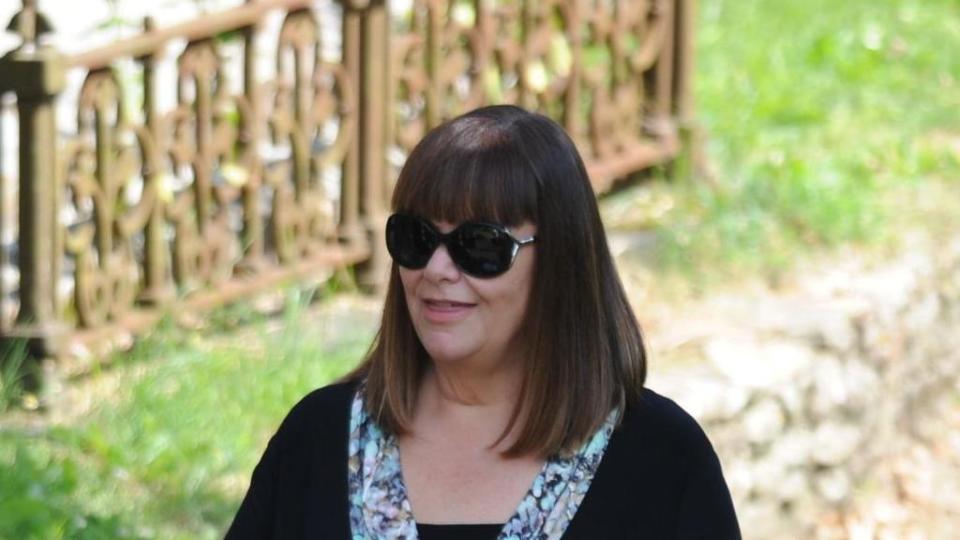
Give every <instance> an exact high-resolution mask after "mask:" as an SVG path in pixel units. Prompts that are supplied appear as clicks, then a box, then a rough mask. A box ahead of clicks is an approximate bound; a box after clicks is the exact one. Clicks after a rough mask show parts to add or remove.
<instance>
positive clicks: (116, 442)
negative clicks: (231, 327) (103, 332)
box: [0, 309, 370, 539]
mask: <svg viewBox="0 0 960 540" xmlns="http://www.w3.org/2000/svg"><path fill="white" fill-rule="evenodd" d="M299 313H300V312H299V310H297V309H291V310H289V311H288V312H287V314H286V315H285V317H283V325H282V330H280V331H278V332H272V333H268V332H267V331H266V328H267V325H268V323H267V322H266V321H261V323H255V324H254V325H253V326H252V327H251V326H248V327H247V328H246V329H244V330H243V331H242V332H241V333H239V334H236V335H233V336H230V335H228V336H225V337H224V336H219V337H218V336H214V335H210V334H207V333H204V334H200V333H191V332H185V331H182V330H176V329H172V328H166V329H161V330H159V331H158V332H157V333H156V334H154V335H153V336H151V337H149V338H147V339H145V340H143V341H142V342H140V343H139V344H138V345H137V346H136V348H135V349H134V350H133V351H132V352H130V353H127V354H125V355H123V356H122V357H121V358H118V359H116V360H115V361H114V363H113V364H112V365H111V368H110V369H109V370H104V371H103V372H100V373H94V374H92V375H90V376H89V377H88V380H86V381H76V382H73V383H71V384H77V385H87V386H88V387H89V390H88V391H89V392H90V393H93V394H94V396H95V399H96V400H98V405H97V407H96V408H95V409H94V410H93V411H91V412H89V413H87V414H83V415H81V416H80V417H79V418H77V419H74V420H70V421H67V422H65V423H63V425H60V426H50V425H39V426H32V427H31V426H30V425H29V423H28V424H27V425H20V426H18V427H11V426H7V427H3V428H0V469H2V470H3V471H4V474H3V475H0V538H11V539H13V538H16V539H30V538H37V539H41V538H42V539H48V538H184V539H186V538H217V537H221V536H222V534H223V532H224V531H225V527H226V526H227V524H229V521H230V519H231V518H232V516H233V514H234V512H236V508H237V506H238V505H239V502H240V499H241V497H242V495H243V493H244V490H245V488H246V485H247V482H248V479H249V475H250V472H251V471H252V469H253V466H254V465H255V463H256V460H257V459H258V458H259V454H260V452H262V450H263V448H264V446H265V444H266V441H267V438H269V436H270V434H271V433H272V432H273V430H274V429H276V427H277V425H279V422H280V420H281V419H282V418H283V415H284V414H285V413H286V412H287V411H288V410H289V409H290V407H291V406H292V405H293V404H294V403H295V402H296V401H297V400H298V399H299V398H301V397H302V396H303V395H305V394H306V393H307V392H309V391H310V390H311V389H313V388H316V387H319V386H321V385H323V384H325V383H327V382H329V381H331V380H333V379H335V378H337V377H338V376H340V375H342V374H343V373H345V372H346V371H347V370H348V369H349V368H350V367H352V366H353V365H354V364H355V363H356V361H357V360H358V359H359V358H360V357H361V356H362V354H363V352H364V350H365V347H366V346H367V344H368V341H369V339H370V335H369V332H368V331H366V330H360V329H358V330H354V331H353V332H354V334H353V335H347V336H342V335H341V336H340V337H338V339H337V342H336V344H335V345H334V346H333V348H332V349H331V348H330V346H329V345H324V344H323V343H321V340H320V339H318V338H317V337H312V336H316V335H317V332H316V331H315V330H316V329H314V328H309V327H305V326H304V323H300V322H298V321H299V320H300V318H299ZM258 329H259V330H261V331H258ZM98 388H99V389H98ZM11 424H12V425H16V424H15V423H11Z"/></svg>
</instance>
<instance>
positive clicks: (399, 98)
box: [393, 0, 670, 160]
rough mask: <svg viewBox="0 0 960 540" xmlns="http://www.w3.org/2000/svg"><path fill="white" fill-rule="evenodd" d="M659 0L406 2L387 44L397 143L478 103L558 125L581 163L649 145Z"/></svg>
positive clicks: (664, 4)
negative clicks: (523, 111)
mask: <svg viewBox="0 0 960 540" xmlns="http://www.w3.org/2000/svg"><path fill="white" fill-rule="evenodd" d="M669 6H670V2H668V1H667V0H593V1H587V0H578V1H566V0H538V1H534V0H522V1H519V0H518V1H517V2H493V1H483V0H475V1H474V2H445V1H441V0H415V1H414V3H413V7H412V9H411V11H410V14H409V16H408V18H407V20H406V21H405V26H404V27H405V30H406V33H404V34H401V35H399V36H397V37H396V38H395V41H396V42H397V45H396V46H395V48H394V50H395V57H394V59H393V61H394V65H395V66H396V67H395V69H394V73H395V81H396V82H395V86H396V88H397V89H398V90H397V93H396V95H395V96H394V99H395V102H394V104H393V107H394V122H395V124H396V128H395V130H394V132H395V133H396V144H397V145H398V146H399V147H400V148H401V149H402V150H406V151H409V150H410V149H411V148H412V146H413V145H414V144H415V143H416V141H418V140H419V139H420V138H421V137H422V136H423V135H424V134H425V133H426V131H427V130H428V129H429V128H430V127H432V126H434V125H436V124H437V123H439V122H441V121H442V120H443V119H446V118H450V117H452V116H455V115H457V114H459V113H460V112H463V111H464V110H467V109H470V108H473V107H475V106H477V105H479V104H482V103H514V104H518V105H521V106H524V107H527V108H534V109H537V110H540V111H541V112H543V113H545V114H547V115H548V116H551V117H553V118H554V119H555V120H557V121H559V122H560V123H561V124H563V125H564V127H565V128H566V129H567V131H568V132H569V133H570V134H571V136H572V137H573V138H574V140H575V141H576V142H577V143H578V145H579V146H580V147H581V151H582V152H583V153H584V155H585V157H586V158H587V159H588V160H603V159H607V158H611V157H616V156H617V155H618V154H621V153H624V152H627V151H629V150H630V149H631V147H635V146H637V145H641V144H644V143H647V142H650V140H651V137H650V136H649V135H650V134H649V133H648V131H649V130H647V129H646V125H645V123H646V121H647V120H648V119H649V115H650V112H651V107H650V104H649V103H650V101H651V100H652V98H653V96H652V92H653V89H651V88H648V87H647V84H646V80H645V79H646V78H647V77H648V75H649V73H650V72H651V70H652V69H653V67H654V65H655V63H656V62H657V61H658V60H659V59H660V54H661V51H662V50H664V46H665V44H666V43H667V38H668V32H667V30H668V28H669V23H670V18H669V17H667V16H666V14H668V13H669V9H670V7H669Z"/></svg>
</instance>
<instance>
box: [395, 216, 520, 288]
mask: <svg viewBox="0 0 960 540" xmlns="http://www.w3.org/2000/svg"><path fill="white" fill-rule="evenodd" d="M395 218H398V219H412V220H414V221H416V222H418V223H420V224H421V225H422V226H424V227H426V228H427V230H428V231H430V233H431V234H433V235H434V237H435V238H436V245H435V246H434V247H433V251H431V252H430V254H429V255H428V256H427V262H426V263H424V265H423V266H421V267H419V268H417V267H412V266H406V265H403V264H400V262H399V261H397V259H396V257H394V256H393V253H392V252H391V253H390V256H391V258H393V260H394V261H395V262H396V263H397V264H398V265H399V266H402V267H404V268H410V269H411V270H422V269H423V268H426V266H427V264H429V263H430V259H431V258H433V254H434V253H436V251H437V248H438V247H440V246H441V245H442V246H443V247H445V248H447V253H448V254H449V255H450V260H451V261H453V264H455V265H456V266H457V268H458V269H459V270H460V271H461V272H463V273H464V274H467V275H468V276H473V277H475V278H479V279H491V278H495V277H497V276H501V275H503V274H505V273H507V272H508V271H509V270H510V268H512V267H513V262H514V261H515V260H516V258H517V253H519V252H520V248H522V247H523V246H526V245H529V244H532V243H534V242H535V241H536V240H537V237H536V235H534V236H530V237H529V238H524V239H522V240H521V239H519V238H517V237H516V236H514V235H513V233H511V232H510V229H508V228H506V227H504V226H503V225H500V224H498V223H490V222H488V221H464V222H463V223H461V224H459V225H457V226H456V227H455V228H454V229H453V230H452V231H450V232H448V233H442V232H440V231H438V230H437V228H436V227H435V226H434V225H433V223H431V222H430V221H429V220H426V219H423V218H420V217H417V216H414V215H412V214H405V213H402V212H396V213H394V214H391V215H390V217H389V218H387V226H386V230H387V236H388V238H389V230H390V224H391V222H393V221H394V219H395ZM464 226H481V227H490V228H491V229H494V230H495V231H497V232H498V233H500V234H503V235H505V236H506V237H507V238H509V239H510V241H511V242H512V243H513V245H512V247H511V250H510V262H508V263H507V265H506V268H504V269H503V270H502V271H500V272H497V273H496V274H490V275H477V274H474V273H472V272H468V271H467V270H466V269H464V268H463V266H462V265H461V264H460V263H459V262H458V261H457V260H456V258H455V257H454V255H453V253H455V252H456V250H454V251H453V252H451V250H450V243H452V242H454V241H455V240H454V239H455V237H456V235H457V233H458V232H459V231H460V229H461V228H462V227H464ZM387 247H388V251H390V250H389V242H388V246H387Z"/></svg>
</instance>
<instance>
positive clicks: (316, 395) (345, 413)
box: [278, 381, 358, 434]
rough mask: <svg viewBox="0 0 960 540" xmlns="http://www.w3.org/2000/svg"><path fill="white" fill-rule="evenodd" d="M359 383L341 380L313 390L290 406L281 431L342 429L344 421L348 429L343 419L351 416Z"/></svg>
mask: <svg viewBox="0 0 960 540" xmlns="http://www.w3.org/2000/svg"><path fill="white" fill-rule="evenodd" d="M357 385H358V382H357V381H341V382H337V383H333V384H329V385H326V386H323V387H320V388H317V389H316V390H313V391H312V392H310V393H309V394H307V395H305V396H304V397H303V398H301V399H300V401H298V402H297V403H296V404H295V405H294V406H293V407H292V408H291V409H290V412H289V413H287V416H286V418H284V420H283V422H282V423H281V425H280V428H279V429H278V434H284V433H290V434H293V433H302V431H303V430H304V429H307V430H308V431H310V432H316V431H317V429H318V428H321V429H322V428H324V427H329V428H332V429H335V430H336V431H339V429H338V428H340V427H341V424H343V428H344V429H346V427H345V426H346V424H344V422H345V421H347V420H348V419H349V415H350V404H351V402H352V401H353V396H354V393H355V392H356V389H357Z"/></svg>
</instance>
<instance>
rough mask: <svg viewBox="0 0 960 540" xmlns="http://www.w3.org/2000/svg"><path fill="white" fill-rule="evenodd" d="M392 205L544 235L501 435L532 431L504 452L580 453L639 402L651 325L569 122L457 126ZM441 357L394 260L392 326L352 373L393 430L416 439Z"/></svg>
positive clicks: (508, 114) (413, 166)
mask: <svg viewBox="0 0 960 540" xmlns="http://www.w3.org/2000/svg"><path fill="white" fill-rule="evenodd" d="M391 206H392V208H393V210H394V211H397V212H405V213H411V214H416V215H420V216H423V217H426V218H429V219H434V220H439V221H447V222H451V223H459V222H461V221H464V220H467V219H479V220H485V221H492V222H497V223H502V224H504V225H506V226H508V227H509V226H513V225H518V224H520V223H521V222H524V221H530V222H532V223H534V224H535V225H536V226H537V243H536V244H535V247H536V250H537V257H536V263H535V269H534V281H533V288H532V289H531V292H530V295H531V296H530V299H529V301H528V308H527V313H526V314H525V316H524V322H523V330H522V332H523V335H526V336H528V339H527V343H526V345H527V347H528V350H527V351H526V353H527V355H526V366H525V376H524V380H523V382H522V390H521V399H520V402H519V403H517V405H516V407H515V409H514V411H513V415H512V417H511V420H510V422H509V424H508V426H507V427H506V428H505V430H504V432H503V434H502V436H501V440H502V439H503V438H504V437H506V435H507V434H508V433H510V431H511V430H512V429H513V428H514V426H515V425H517V423H519V426H518V427H519V430H518V436H517V438H516V439H515V440H514V441H513V443H512V445H511V446H510V448H508V449H507V450H506V451H505V453H504V454H505V455H507V456H519V455H524V454H529V453H535V454H538V455H541V456H549V455H552V454H555V453H558V452H567V451H572V450H574V449H575V448H576V447H577V446H578V445H579V444H581V443H582V442H583V441H585V440H586V438H587V437H589V436H590V435H591V434H593V433H594V432H595V431H596V430H597V429H598V428H599V427H600V425H601V424H602V423H603V421H604V420H605V418H606V416H607V415H608V414H609V412H610V410H611V409H612V408H619V409H622V408H623V407H624V406H625V403H626V402H627V401H630V400H632V399H636V398H638V397H639V394H640V390H641V389H642V387H643V383H644V380H645V378H646V355H645V352H644V345H643V340H642V338H641V334H640V328H639V325H638V324H637V320H636V318H635V317H634V315H633V312H632V311H631V309H630V306H629V304H628V303H627V299H626V295H625V294H624V291H623V286H622V285H621V283H620V278H619V277H618V275H617V272H616V268H615V267H614V263H613V259H612V257H611V255H610V250H609V248H608V247H607V241H606V236H605V234H604V230H603V224H602V222H601V221H600V213H599V211H598V208H597V203H596V198H595V196H594V194H593V189H592V187H591V185H590V182H589V179H588V177H587V172H586V169H585V167H584V165H583V161H582V160H581V158H580V155H579V154H578V152H577V150H576V147H575V146H574V144H573V142H572V141H571V140H570V138H569V137H568V136H567V134H566V133H564V131H563V129H562V128H561V127H560V126H559V125H557V124H556V123H555V122H553V121H552V120H550V119H549V118H547V117H545V116H542V115H540V114H535V113H530V112H527V111H524V110H523V109H520V108H518V107H514V106H509V105H496V106H490V107H484V108H481V109H477V110H474V111H472V112H469V113H467V114H464V115H463V116H460V117H458V118H455V119H453V120H450V121H448V122H446V123H444V124H442V125H440V126H438V127H437V128H435V129H433V130H432V131H430V132H429V133H428V134H427V135H426V136H425V137H424V138H423V140H422V141H420V143H419V144H418V145H417V146H416V147H415V148H414V149H413V151H412V152H411V153H410V156H409V158H408V159H407V161H406V164H405V165H404V167H403V169H402V170H401V172H400V177H399V179H398V181H397V185H396V188H395V189H394V193H393V200H392V203H391ZM429 362H430V358H429V356H428V355H427V352H426V350H425V349H424V347H423V345H422V344H421V343H420V340H419V339H418V337H417V334H416V332H415V331H414V328H413V323H412V322H411V320H410V314H409V312H408V310H407V304H406V300H405V298H404V293H403V286H402V284H401V282H400V277H399V272H398V270H397V265H396V263H394V264H393V266H392V268H391V271H390V280H389V284H388V287H387V297H386V302H385V305H384V310H383V318H382V321H381V326H380V331H379V332H378V334H377V336H376V337H375V338H374V342H373V344H372V345H371V349H370V352H369V353H368V355H367V358H366V359H365V361H364V362H363V363H362V364H361V366H360V367H359V368H358V369H357V370H356V371H355V372H354V373H353V374H352V377H365V378H366V400H367V401H366V405H367V407H368V410H369V411H371V414H372V415H373V417H374V418H375V419H376V420H377V421H378V423H379V424H380V426H381V427H382V428H383V429H385V430H386V431H387V432H390V433H394V434H403V433H406V432H407V429H408V427H409V426H410V424H411V421H412V416H413V411H414V407H415V405H416V397H417V391H418V388H419V384H420V380H421V377H422V375H423V373H424V371H425V370H426V368H427V366H428V365H429Z"/></svg>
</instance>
